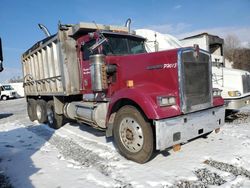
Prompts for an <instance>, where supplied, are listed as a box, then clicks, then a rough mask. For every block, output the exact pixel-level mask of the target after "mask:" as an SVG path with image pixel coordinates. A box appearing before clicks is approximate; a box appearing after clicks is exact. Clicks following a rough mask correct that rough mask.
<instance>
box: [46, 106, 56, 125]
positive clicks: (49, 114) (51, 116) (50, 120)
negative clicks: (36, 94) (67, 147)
mask: <svg viewBox="0 0 250 188" xmlns="http://www.w3.org/2000/svg"><path fill="white" fill-rule="evenodd" d="M47 117H48V123H49V124H50V125H52V124H53V122H54V114H53V111H52V109H51V108H49V109H47Z"/></svg>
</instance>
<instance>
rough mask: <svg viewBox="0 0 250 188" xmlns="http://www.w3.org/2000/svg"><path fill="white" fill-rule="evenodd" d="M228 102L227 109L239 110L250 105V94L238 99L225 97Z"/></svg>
mask: <svg viewBox="0 0 250 188" xmlns="http://www.w3.org/2000/svg"><path fill="white" fill-rule="evenodd" d="M224 100H225V103H226V109H230V110H238V109H240V108H242V107H244V106H246V105H250V96H249V95H248V96H245V97H241V98H236V99H224Z"/></svg>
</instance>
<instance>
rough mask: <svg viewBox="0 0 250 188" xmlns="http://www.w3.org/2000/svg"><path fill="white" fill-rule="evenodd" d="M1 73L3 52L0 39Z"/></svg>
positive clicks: (0, 70) (0, 69) (1, 69)
mask: <svg viewBox="0 0 250 188" xmlns="http://www.w3.org/2000/svg"><path fill="white" fill-rule="evenodd" d="M2 71H3V50H2V40H1V38H0V72H2Z"/></svg>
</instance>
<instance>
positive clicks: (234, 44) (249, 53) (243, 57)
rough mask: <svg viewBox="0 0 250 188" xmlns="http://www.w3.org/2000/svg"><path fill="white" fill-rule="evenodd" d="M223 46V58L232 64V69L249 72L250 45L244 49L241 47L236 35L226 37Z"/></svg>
mask: <svg viewBox="0 0 250 188" xmlns="http://www.w3.org/2000/svg"><path fill="white" fill-rule="evenodd" d="M224 44H225V45H224V56H225V58H226V59H228V60H229V61H230V62H233V64H232V66H233V68H235V69H241V70H246V71H249V72H250V43H248V45H246V47H242V45H241V43H240V40H239V39H238V37H237V36H236V35H228V36H226V38H225V40H224Z"/></svg>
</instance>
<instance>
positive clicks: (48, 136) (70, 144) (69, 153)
mask: <svg viewBox="0 0 250 188" xmlns="http://www.w3.org/2000/svg"><path fill="white" fill-rule="evenodd" d="M26 128H27V129H28V130H29V131H31V132H33V133H35V134H36V135H38V136H40V137H42V138H43V139H45V140H47V141H48V142H49V143H50V144H52V145H53V146H55V147H56V148H57V149H58V150H59V151H60V153H61V154H62V155H63V157H64V158H65V159H71V160H74V161H76V162H77V163H78V164H79V165H80V166H82V167H87V168H95V169H97V170H98V171H99V172H100V173H101V174H103V175H104V176H106V177H109V178H111V179H112V180H113V181H114V182H115V183H114V187H124V188H125V187H126V188H132V187H133V186H132V185H131V184H130V183H129V182H127V181H126V179H125V177H123V176H122V175H121V174H120V172H119V171H120V170H121V167H119V166H120V165H119V164H118V163H120V161H121V158H120V156H119V155H118V154H116V153H115V154H111V155H110V154H109V155H105V153H110V152H111V151H110V148H108V147H107V146H104V145H103V146H100V145H97V144H96V143H95V142H93V141H90V140H84V138H81V139H82V140H83V142H84V145H82V144H81V145H79V144H78V143H76V142H75V141H74V140H73V139H71V138H68V137H62V136H59V135H57V134H56V133H55V132H54V131H51V130H49V129H48V128H46V127H45V126H44V125H39V126H36V125H31V126H28V127H26Z"/></svg>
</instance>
